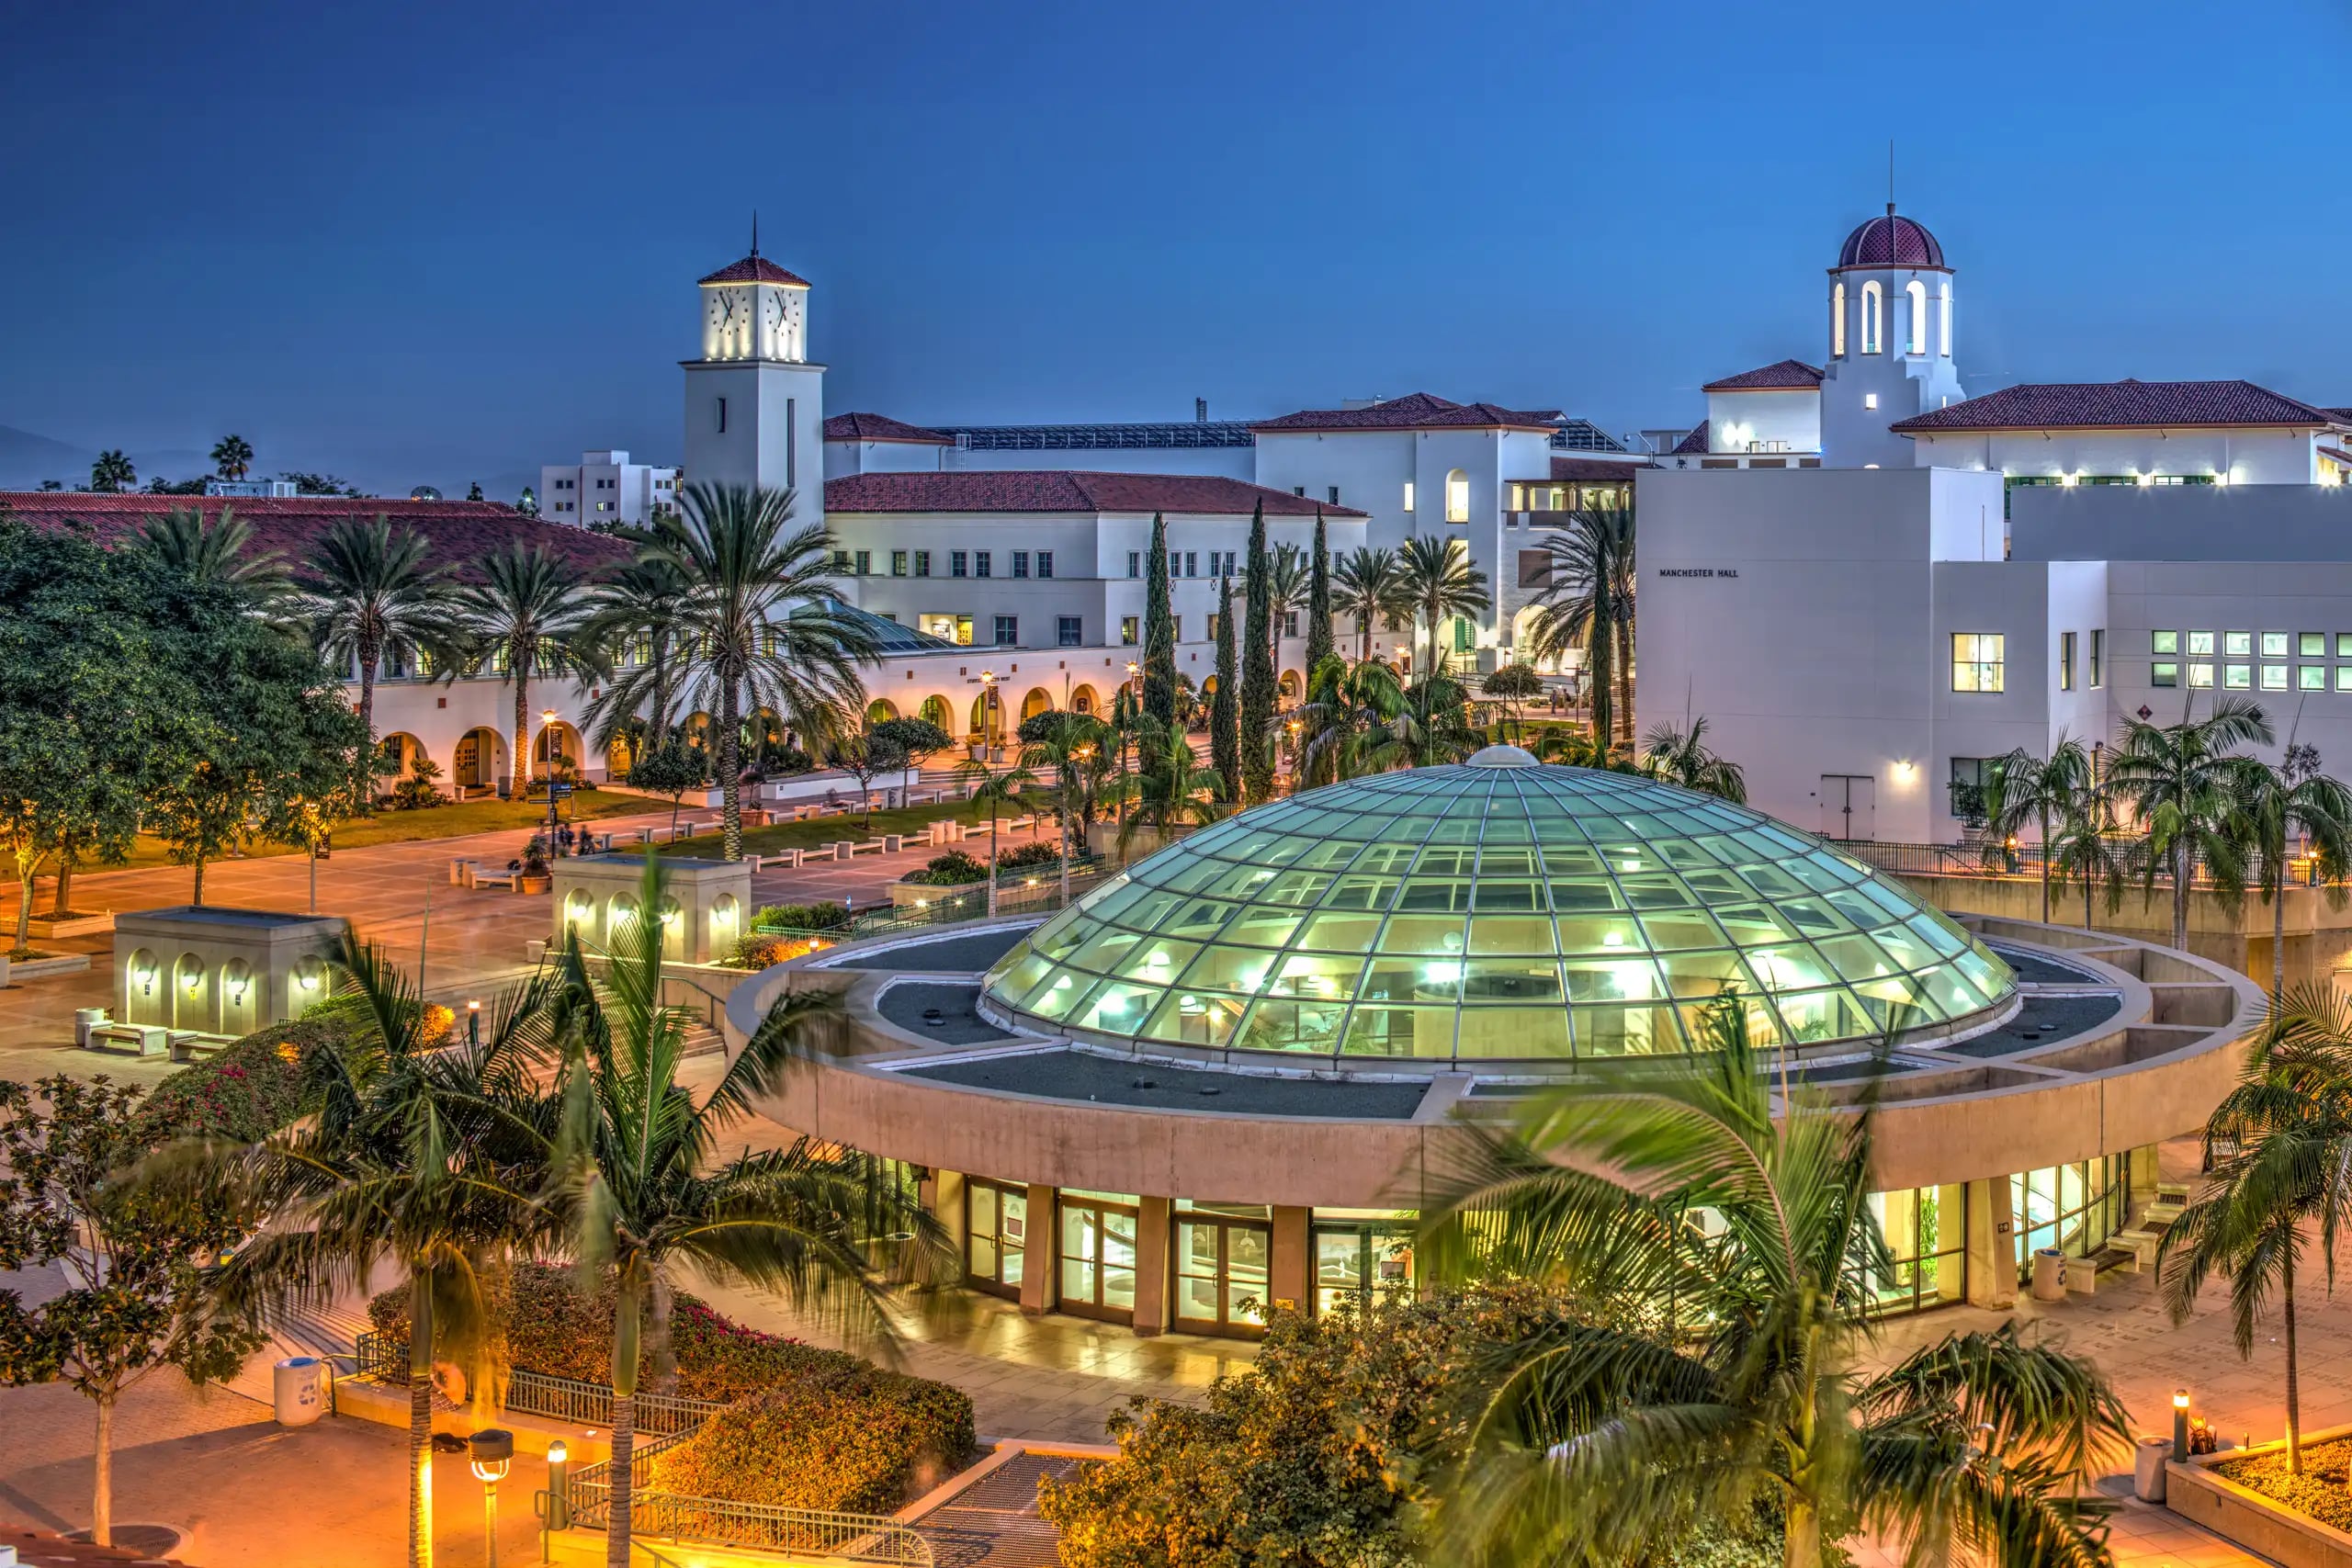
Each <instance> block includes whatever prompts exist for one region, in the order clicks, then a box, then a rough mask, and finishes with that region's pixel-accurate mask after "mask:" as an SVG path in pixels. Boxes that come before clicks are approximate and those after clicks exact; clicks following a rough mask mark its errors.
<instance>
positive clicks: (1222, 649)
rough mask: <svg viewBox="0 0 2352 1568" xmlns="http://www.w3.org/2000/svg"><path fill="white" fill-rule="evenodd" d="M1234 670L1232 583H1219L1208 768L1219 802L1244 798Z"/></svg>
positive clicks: (1210, 700) (1222, 580)
mask: <svg viewBox="0 0 2352 1568" xmlns="http://www.w3.org/2000/svg"><path fill="white" fill-rule="evenodd" d="M1238 679H1239V678H1238V676H1237V675H1236V674H1235V672H1234V668H1233V583H1232V581H1231V580H1229V579H1227V578H1224V577H1219V578H1218V579H1217V580H1216V691H1215V692H1214V693H1212V694H1210V696H1209V765H1210V766H1211V767H1213V768H1215V769H1216V776H1217V798H1218V799H1220V800H1238V799H1239V798H1240V795H1241V742H1240V740H1239V739H1238V737H1237V736H1236V734H1235V733H1234V718H1235V715H1236V714H1237V713H1238V709H1239V703H1238V698H1237V696H1236V694H1235V690H1234V688H1235V684H1236V682H1238Z"/></svg>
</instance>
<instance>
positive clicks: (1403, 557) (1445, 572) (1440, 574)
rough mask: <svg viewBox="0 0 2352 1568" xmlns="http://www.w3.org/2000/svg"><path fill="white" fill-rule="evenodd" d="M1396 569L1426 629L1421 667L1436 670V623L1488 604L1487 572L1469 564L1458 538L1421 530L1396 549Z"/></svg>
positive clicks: (1492, 601)
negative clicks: (1427, 635)
mask: <svg viewBox="0 0 2352 1568" xmlns="http://www.w3.org/2000/svg"><path fill="white" fill-rule="evenodd" d="M1397 573H1398V575H1399V576H1400V577H1401V578H1402V579H1403V585H1404V586H1403V592H1404V593H1405V596H1406V597H1407V598H1408V600H1409V601H1410V602H1411V604H1412V605H1413V608H1414V611H1415V613H1416V614H1418V615H1419V616H1420V618H1421V620H1422V622H1423V623H1424V624H1426V625H1427V626H1428V627H1429V629H1430V657H1429V663H1428V664H1427V665H1426V666H1425V668H1426V669H1427V670H1428V671H1430V673H1432V674H1434V673H1435V672H1436V671H1437V670H1438V627H1439V626H1441V625H1442V623H1443V622H1444V621H1446V620H1447V619H1448V618H1449V617H1451V616H1454V615H1475V614H1476V613H1478V612H1480V611H1483V610H1486V609H1487V608H1489V607H1491V606H1492V605H1493V604H1494V602H1495V601H1494V596H1493V595H1492V594H1490V593H1488V592H1487V574H1486V573H1485V572H1483V571H1479V570H1475V569H1474V568H1473V567H1472V566H1471V565H1470V552H1469V550H1467V549H1466V548H1464V546H1463V543H1462V541H1461V540H1459V539H1447V538H1441V537H1439V536H1436V535H1434V534H1424V535H1421V536H1419V537H1417V538H1411V539H1408V540H1406V541H1405V544H1404V547H1403V548H1401V549H1399V550H1398V551H1397Z"/></svg>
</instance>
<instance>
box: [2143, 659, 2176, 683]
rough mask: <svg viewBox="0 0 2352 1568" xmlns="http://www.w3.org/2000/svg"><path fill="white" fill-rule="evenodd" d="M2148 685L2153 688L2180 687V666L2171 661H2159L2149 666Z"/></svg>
mask: <svg viewBox="0 0 2352 1568" xmlns="http://www.w3.org/2000/svg"><path fill="white" fill-rule="evenodd" d="M2148 684H2149V685H2151V686H2177V685H2179V684H2180V666H2179V665H2178V664H2177V663H2176V662H2174V661H2173V660H2169V659H2159V660H2156V661H2155V662H2154V663H2153V664H2151V665H2149V666H2148Z"/></svg>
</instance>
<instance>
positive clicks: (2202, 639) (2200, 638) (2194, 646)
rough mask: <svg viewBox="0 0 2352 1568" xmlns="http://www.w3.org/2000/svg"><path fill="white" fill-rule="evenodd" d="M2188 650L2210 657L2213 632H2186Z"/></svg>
mask: <svg viewBox="0 0 2352 1568" xmlns="http://www.w3.org/2000/svg"><path fill="white" fill-rule="evenodd" d="M2337 640H2338V641H2339V642H2341V641H2342V639H2341V638H2338V639H2337ZM2188 651H2189V653H2190V655H2191V656H2194V655H2197V654H2199V653H2201V654H2203V655H2205V657H2206V658H2208V659H2211V657H2212V656H2213V634H2212V633H2211V632H2190V633H2189V634H2188ZM2335 651H2336V652H2338V653H2341V652H2343V651H2344V649H2342V648H2340V647H2339V648H2338V649H2336V650H2335Z"/></svg>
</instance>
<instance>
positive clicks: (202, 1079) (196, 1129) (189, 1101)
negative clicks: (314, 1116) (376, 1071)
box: [138, 1018, 341, 1143]
mask: <svg viewBox="0 0 2352 1568" xmlns="http://www.w3.org/2000/svg"><path fill="white" fill-rule="evenodd" d="M340 1032H341V1028H340V1026H338V1025H336V1024H335V1023H334V1022H333V1021H324V1022H313V1021H311V1020H309V1019H307V1018H306V1019H304V1020H303V1021H301V1022H300V1023H279V1024H273V1025H271V1026H270V1027H269V1028H267V1029H263V1030H257V1031H255V1032H254V1033H251V1034H248V1035H246V1036H245V1037H244V1038H243V1039H242V1040H240V1041H237V1042H236V1043H234V1044H232V1045H229V1046H227V1047H225V1048H224V1049H223V1050H222V1051H221V1052H220V1055H217V1056H214V1057H213V1058H211V1059H210V1060H209V1061H205V1062H198V1063H197V1064H196V1065H195V1066H191V1067H184V1068H182V1069H181V1070H180V1071H178V1072H176V1073H174V1074H173V1075H172V1076H171V1077H167V1078H165V1079H164V1081H163V1082H162V1083H159V1084H157V1085H156V1086H155V1089H154V1092H153V1093H152V1094H150V1095H148V1096H147V1098H146V1100H143V1101H142V1102H141V1104H140V1107H139V1112H138V1114H139V1119H140V1135H141V1139H142V1141H145V1142H149V1143H161V1142H163V1141H164V1140H165V1139H169V1138H177V1137H213V1138H233V1139H235V1140H237V1141H239V1142H241V1143H251V1142H253V1141H254V1140H255V1139H258V1138H263V1137H266V1136H267V1135H268V1134H272V1133H274V1132H276V1131H277V1130H278V1129H279V1128H280V1127H283V1126H285V1125H286V1124H287V1123H288V1122H292V1121H293V1120H294V1119H295V1117H296V1116H298V1115H300V1113H301V1100H302V1064H303V1062H304V1061H305V1060H306V1059H308V1057H309V1055H310V1054H311V1052H312V1051H314V1050H316V1049H317V1048H318V1047H319V1046H320V1045H321V1044H322V1043H325V1042H326V1041H329V1040H331V1039H334V1038H335V1037H336V1036H337V1035H338V1034H339V1033H340Z"/></svg>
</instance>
